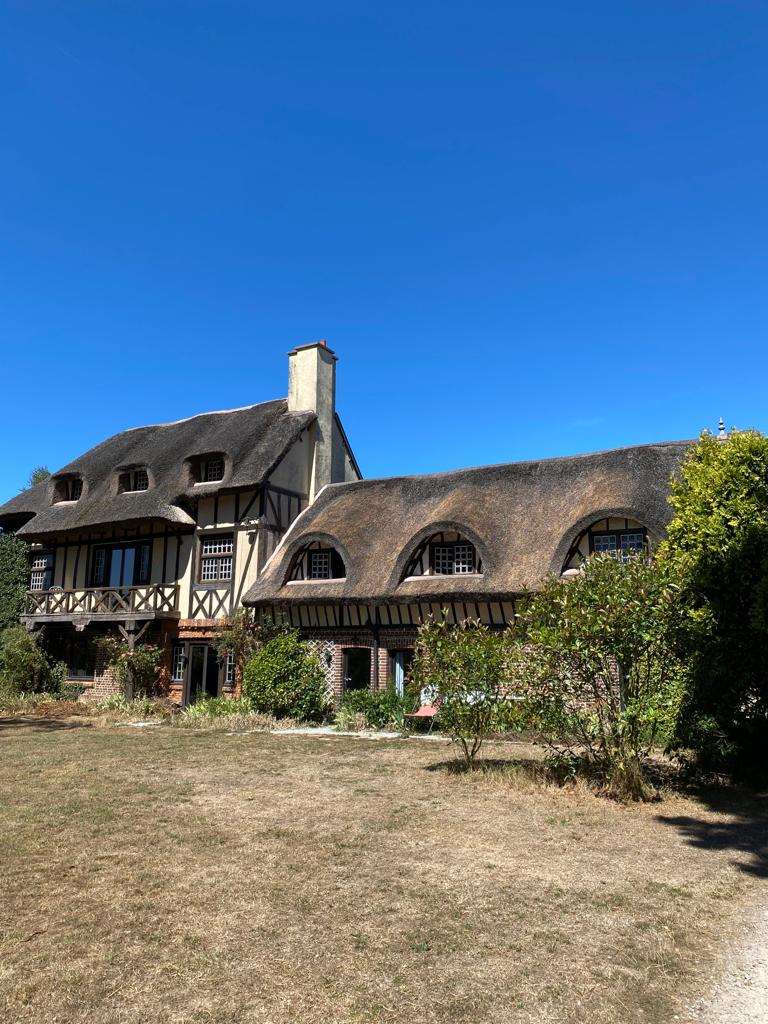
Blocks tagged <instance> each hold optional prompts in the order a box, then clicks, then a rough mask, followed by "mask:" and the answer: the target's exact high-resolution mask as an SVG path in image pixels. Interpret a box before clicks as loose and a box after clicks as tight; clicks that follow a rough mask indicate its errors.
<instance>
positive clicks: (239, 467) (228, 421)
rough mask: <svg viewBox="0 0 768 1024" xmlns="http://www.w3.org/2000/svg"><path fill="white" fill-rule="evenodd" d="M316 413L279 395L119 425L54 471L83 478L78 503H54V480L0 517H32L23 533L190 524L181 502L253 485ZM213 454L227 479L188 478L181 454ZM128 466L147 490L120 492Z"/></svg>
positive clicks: (10, 521) (10, 520) (11, 520)
mask: <svg viewBox="0 0 768 1024" xmlns="http://www.w3.org/2000/svg"><path fill="white" fill-rule="evenodd" d="M314 419H315V415H314V413H311V412H296V413H290V412H288V403H287V402H286V400H285V399H279V400H277V401H273V402H263V403H261V404H260V405H251V406H247V407H246V408H244V409H234V410H231V411H228V412H212V413H203V414H202V415H200V416H192V417H191V418H190V419H186V420H180V421H178V422H176V423H161V424H156V425H155V426H149V427H136V428H134V429H132V430H124V431H123V432H122V433H120V434H115V435H114V436H113V437H110V438H109V439H108V440H106V441H103V442H102V443H101V444H99V445H97V446H96V447H95V448H91V450H90V451H88V452H86V453H85V454H84V455H81V456H80V457H79V458H77V459H75V460H74V461H73V462H70V463H69V464H68V465H67V466H64V467H63V468H62V469H61V470H59V471H58V473H54V475H53V477H54V478H55V477H56V476H58V475H61V474H79V475H81V476H82V478H83V481H84V487H83V494H82V497H81V498H80V500H79V501H77V502H64V503H58V504H52V500H53V488H54V483H53V478H52V479H51V480H49V481H46V482H45V483H42V484H38V485H37V487H32V488H30V489H29V490H27V491H23V492H22V493H21V494H19V495H18V496H17V497H15V498H12V499H11V500H10V501H8V502H6V503H5V504H4V505H2V506H0V523H3V524H7V525H8V526H14V525H17V524H18V523H19V522H24V520H26V519H29V522H27V523H26V525H24V526H22V527H21V529H19V530H18V531H17V532H18V534H19V536H28V537H33V536H40V535H43V534H50V533H58V532H60V531H63V530H76V529H80V528H84V527H92V526H98V525H101V524H104V523H124V522H129V521H135V520H139V519H161V520H165V521H166V522H170V523H179V524H187V525H191V524H193V519H192V518H191V517H190V515H189V514H188V512H186V511H185V510H184V508H182V507H180V504H179V503H181V504H182V505H183V504H184V503H185V501H184V500H185V499H193V498H197V497H200V496H202V495H205V494H211V493H213V492H215V491H218V490H222V489H225V490H226V489H230V488H245V487H255V486H257V485H258V484H260V483H261V482H262V481H263V480H264V479H265V478H266V477H267V476H268V475H269V473H270V472H271V471H272V469H274V467H275V466H276V465H277V463H278V462H279V461H280V459H281V458H282V457H283V455H285V453H286V452H287V450H288V448H289V447H290V446H291V445H292V444H293V442H294V441H295V440H296V439H297V438H298V436H299V435H300V434H301V433H302V431H303V430H305V429H306V428H307V427H308V426H309V425H310V424H311V423H312V422H313V421H314ZM217 452H223V453H224V454H225V456H226V457H227V458H226V471H225V475H224V479H223V480H220V481H217V482H216V483H210V484H193V483H192V481H191V479H190V474H189V466H188V465H185V460H188V459H191V458H194V457H195V456H201V455H206V454H213V453H217ZM127 466H146V467H148V469H149V475H150V481H151V484H150V487H149V489H148V490H146V491H138V492H135V493H128V494H124V493H119V492H118V488H117V471H118V470H119V469H121V468H124V467H127ZM30 517H32V518H30Z"/></svg>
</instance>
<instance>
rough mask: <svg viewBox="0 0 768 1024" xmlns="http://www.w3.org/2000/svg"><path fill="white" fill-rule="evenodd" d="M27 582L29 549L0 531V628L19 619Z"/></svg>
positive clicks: (11, 535) (8, 534)
mask: <svg viewBox="0 0 768 1024" xmlns="http://www.w3.org/2000/svg"><path fill="white" fill-rule="evenodd" d="M28 582H29V549H28V548H27V545H26V544H25V543H24V542H23V541H20V540H19V539H18V538H17V537H15V536H14V535H13V534H12V533H0V630H2V629H7V628H8V626H12V625H14V623H17V622H18V621H19V616H20V615H21V613H22V611H23V609H24V595H25V593H26V590H27V584H28Z"/></svg>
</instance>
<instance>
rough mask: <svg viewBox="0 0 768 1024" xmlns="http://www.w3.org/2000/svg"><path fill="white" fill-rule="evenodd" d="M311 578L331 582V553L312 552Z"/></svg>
mask: <svg viewBox="0 0 768 1024" xmlns="http://www.w3.org/2000/svg"><path fill="white" fill-rule="evenodd" d="M309 578H310V579H311V580H329V579H330V578H331V552H330V551H310V553H309Z"/></svg>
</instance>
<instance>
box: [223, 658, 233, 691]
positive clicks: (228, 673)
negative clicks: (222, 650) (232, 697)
mask: <svg viewBox="0 0 768 1024" xmlns="http://www.w3.org/2000/svg"><path fill="white" fill-rule="evenodd" d="M234 681H235V656H234V654H228V655H227V657H226V660H225V661H224V682H225V683H227V684H228V685H229V686H231V685H232V683H234Z"/></svg>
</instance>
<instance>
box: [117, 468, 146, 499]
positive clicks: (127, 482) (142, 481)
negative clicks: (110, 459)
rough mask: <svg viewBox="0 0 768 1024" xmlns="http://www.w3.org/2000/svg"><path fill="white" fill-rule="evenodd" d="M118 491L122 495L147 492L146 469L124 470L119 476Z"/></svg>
mask: <svg viewBox="0 0 768 1024" xmlns="http://www.w3.org/2000/svg"><path fill="white" fill-rule="evenodd" d="M120 490H121V491H123V492H124V493H126V492H131V491H146V490H149V473H148V472H147V471H146V469H128V470H126V471H125V472H124V473H121V474H120Z"/></svg>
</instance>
